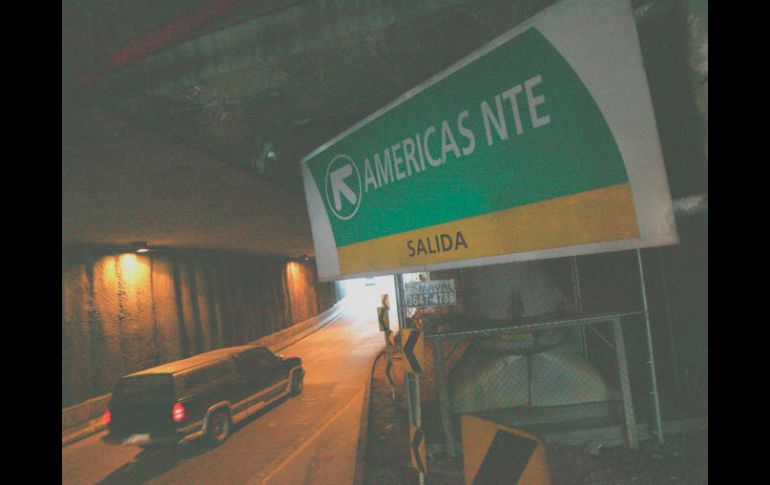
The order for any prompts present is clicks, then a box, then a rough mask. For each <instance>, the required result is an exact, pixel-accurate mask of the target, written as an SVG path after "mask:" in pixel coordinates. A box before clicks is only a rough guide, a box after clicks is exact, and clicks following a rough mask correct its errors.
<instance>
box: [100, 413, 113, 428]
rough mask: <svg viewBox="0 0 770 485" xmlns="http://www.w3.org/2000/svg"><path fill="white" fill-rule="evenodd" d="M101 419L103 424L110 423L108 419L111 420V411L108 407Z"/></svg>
mask: <svg viewBox="0 0 770 485" xmlns="http://www.w3.org/2000/svg"><path fill="white" fill-rule="evenodd" d="M102 419H103V421H104V424H105V425H108V424H110V421H112V413H111V412H110V410H109V409H108V410H106V411H105V412H104V417H103V418H102Z"/></svg>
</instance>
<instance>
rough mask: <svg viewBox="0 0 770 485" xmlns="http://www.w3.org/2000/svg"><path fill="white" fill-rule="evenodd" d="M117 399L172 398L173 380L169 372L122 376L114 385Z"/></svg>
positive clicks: (114, 394)
mask: <svg viewBox="0 0 770 485" xmlns="http://www.w3.org/2000/svg"><path fill="white" fill-rule="evenodd" d="M113 396H114V397H116V398H118V399H131V400H133V399H173V398H174V380H173V378H172V377H171V375H170V374H155V375H146V376H135V377H124V378H123V379H121V380H120V381H118V384H117V385H116V386H115V392H114V393H113Z"/></svg>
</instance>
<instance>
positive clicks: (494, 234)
mask: <svg viewBox="0 0 770 485" xmlns="http://www.w3.org/2000/svg"><path fill="white" fill-rule="evenodd" d="M637 237H639V228H638V226H637V223H636V212H635V210H634V202H633V197H632V194H631V186H630V185H629V184H628V183H623V184H618V185H611V186H609V187H604V188H601V189H595V190H589V191H586V192H581V193H579V194H574V195H568V196H565V197H559V198H556V199H551V200H547V201H544V202H536V203H533V204H528V205H525V206H520V207H514V208H512V209H506V210H502V211H497V212H492V213H489V214H484V215H481V216H475V217H469V218H467V219H461V220H459V221H452V222H447V223H444V224H438V225H435V226H431V227H427V228H423V229H417V230H414V231H408V232H404V233H400V234H394V235H392V236H386V237H382V238H378V239H373V240H371V241H364V242H361V243H356V244H350V245H347V246H342V247H340V248H337V252H338V254H339V261H340V271H341V272H342V273H358V272H365V271H372V270H377V269H386V268H397V267H406V266H416V265H423V264H435V263H442V262H447V261H456V260H462V259H472V258H481V257H487V256H497V255H501V254H511V253H521V252H528V251H538V250H543V249H552V248H558V247H565V246H577V245H581V244H590V243H596V242H604V241H615V240H622V239H633V238H637Z"/></svg>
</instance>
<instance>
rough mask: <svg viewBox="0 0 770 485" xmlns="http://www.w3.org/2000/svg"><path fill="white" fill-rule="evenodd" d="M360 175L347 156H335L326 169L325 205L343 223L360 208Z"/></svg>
mask: <svg viewBox="0 0 770 485" xmlns="http://www.w3.org/2000/svg"><path fill="white" fill-rule="evenodd" d="M361 195H362V191H361V174H360V173H359V172H358V167H356V164H355V163H354V162H353V160H352V159H351V158H350V157H348V156H347V155H337V156H336V157H334V159H333V160H332V163H330V164H329V167H328V168H327V169H326V203H327V204H328V207H329V209H330V210H331V212H332V213H333V214H334V215H335V216H336V217H337V218H338V219H341V220H343V221H347V220H349V219H352V218H353V216H355V215H356V212H358V208H359V207H360V206H361Z"/></svg>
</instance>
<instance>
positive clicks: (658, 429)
mask: <svg viewBox="0 0 770 485" xmlns="http://www.w3.org/2000/svg"><path fill="white" fill-rule="evenodd" d="M636 261H637V263H638V265H639V287H640V289H641V293H642V309H643V312H644V329H645V334H646V337H647V354H648V356H649V358H650V360H648V361H647V364H649V366H650V378H651V379H652V392H651V393H650V394H652V405H653V410H654V412H655V435H656V436H657V437H658V443H660V444H663V441H664V440H663V423H662V421H661V417H660V400H659V399H658V378H657V376H656V375H655V355H654V353H653V350H652V330H651V329H650V311H649V309H648V307H647V290H646V288H645V285H644V266H643V265H642V251H641V250H639V249H637V250H636Z"/></svg>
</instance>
